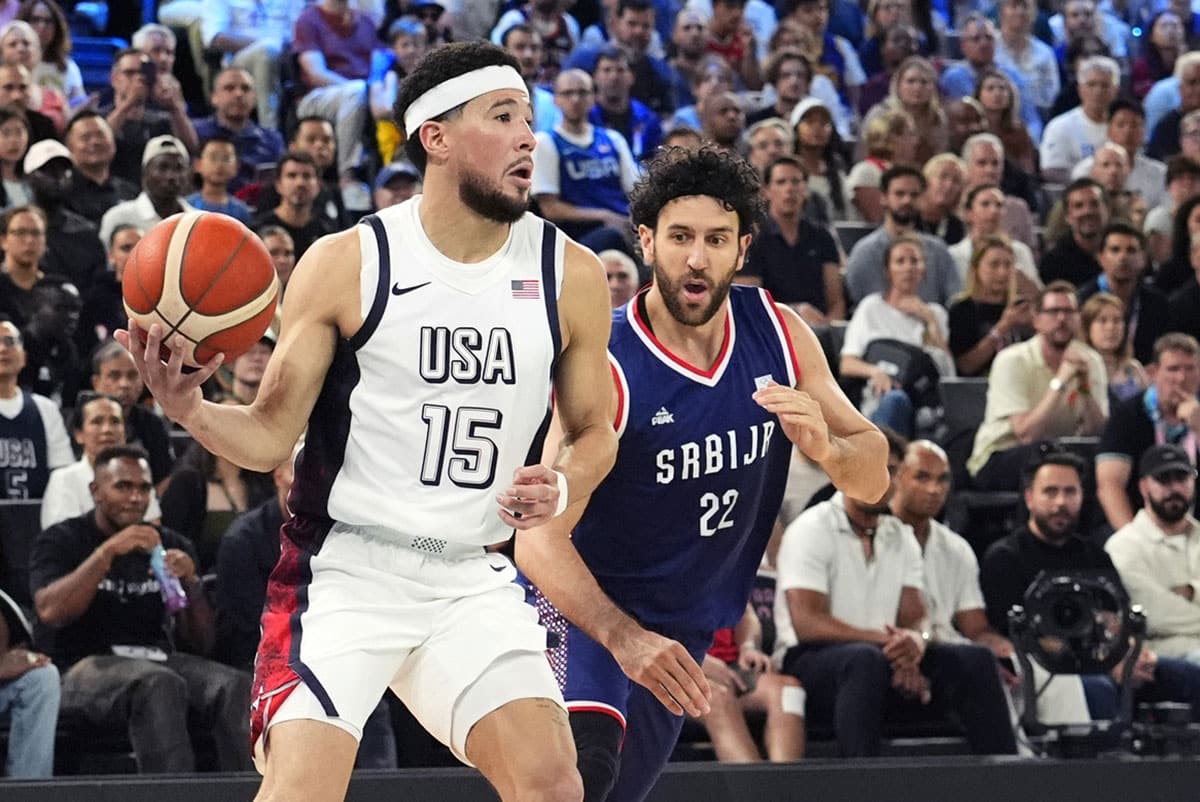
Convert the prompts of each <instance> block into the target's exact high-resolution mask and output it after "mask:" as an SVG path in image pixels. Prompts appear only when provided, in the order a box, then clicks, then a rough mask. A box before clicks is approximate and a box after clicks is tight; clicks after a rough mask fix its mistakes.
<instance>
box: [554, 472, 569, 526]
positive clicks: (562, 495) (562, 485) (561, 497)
mask: <svg viewBox="0 0 1200 802" xmlns="http://www.w3.org/2000/svg"><path fill="white" fill-rule="evenodd" d="M554 477H555V478H556V479H557V480H558V506H557V507H555V508H554V517H555V518H557V517H558V516H560V515H562V514H563V513H564V512H565V511H566V509H567V477H566V474H564V473H563V472H562V471H554Z"/></svg>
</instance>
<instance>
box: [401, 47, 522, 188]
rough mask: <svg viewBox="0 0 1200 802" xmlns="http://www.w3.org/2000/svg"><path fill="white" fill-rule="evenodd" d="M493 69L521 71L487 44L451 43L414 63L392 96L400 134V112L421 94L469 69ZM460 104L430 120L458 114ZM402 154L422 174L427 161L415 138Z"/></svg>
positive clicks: (508, 56)
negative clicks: (395, 94) (415, 65)
mask: <svg viewBox="0 0 1200 802" xmlns="http://www.w3.org/2000/svg"><path fill="white" fill-rule="evenodd" d="M494 66H507V67H512V68H513V69H514V70H516V71H517V72H518V73H519V72H520V71H521V65H520V64H519V63H518V62H517V59H516V58H515V57H514V56H513V55H512V54H510V53H509V52H508V51H506V50H504V49H503V48H500V47H496V46H495V45H494V44H492V43H490V42H455V43H453V44H449V45H445V46H444V47H439V48H437V49H436V50H431V51H430V52H429V54H428V55H427V56H425V57H424V58H423V59H421V61H420V63H419V64H417V67H416V69H414V70H413V71H412V74H411V75H409V76H408V77H407V78H405V79H404V81H403V82H401V84H400V92H399V93H398V94H397V96H396V105H395V107H394V109H393V111H394V118H395V120H396V123H397V124H398V125H399V126H400V130H401V132H403V131H404V112H406V111H408V107H409V106H411V105H412V103H413V101H414V100H416V99H417V98H419V97H420V96H421V95H423V94H425V93H426V92H428V91H429V90H430V89H432V88H433V87H435V86H437V85H438V84H440V83H443V82H445V81H448V80H450V79H451V78H456V77H458V76H459V75H463V74H464V73H468V72H471V71H472V70H478V69H481V68H483V67H494ZM463 105H466V104H460V105H458V106H455V107H454V108H452V109H450V110H449V111H447V112H446V113H444V114H439V115H438V116H437V117H435V118H434V119H435V120H439V121H441V120H445V119H448V118H449V117H451V116H453V115H455V114H459V113H461V112H462V107H463ZM404 152H405V154H406V155H407V156H408V160H409V161H411V162H412V163H413V165H414V166H415V167H416V168H417V169H418V170H420V171H421V173H422V174H424V173H425V165H426V163H427V161H428V159H427V158H426V154H425V148H424V146H423V145H421V138H420V137H417V136H414V137H411V138H409V139H408V140H407V141H406V142H405V143H404Z"/></svg>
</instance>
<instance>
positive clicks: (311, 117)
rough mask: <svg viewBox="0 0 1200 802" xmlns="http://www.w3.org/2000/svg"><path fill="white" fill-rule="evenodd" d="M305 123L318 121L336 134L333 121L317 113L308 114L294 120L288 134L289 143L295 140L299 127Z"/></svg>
mask: <svg viewBox="0 0 1200 802" xmlns="http://www.w3.org/2000/svg"><path fill="white" fill-rule="evenodd" d="M305 123H320V124H321V125H328V126H329V130H330V131H332V132H333V133H334V136H335V137H336V136H337V130H336V129H335V128H334V127H333V123H331V122H330V121H329V120H327V119H325V118H324V117H322V116H320V115H319V114H308V115H305V116H304V117H301V118H299V119H297V120H296V124H295V125H294V126H293V127H292V130H291V133H289V134H288V140H287V141H288V144H289V145H290V144H292V143H293V142H295V141H296V137H298V136H300V128H301V127H303V125H304V124H305Z"/></svg>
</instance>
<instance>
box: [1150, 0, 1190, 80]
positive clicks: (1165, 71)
mask: <svg viewBox="0 0 1200 802" xmlns="http://www.w3.org/2000/svg"><path fill="white" fill-rule="evenodd" d="M1174 13H1175V12H1174V11H1172V10H1171V9H1170V8H1169V7H1168V8H1164V9H1163V10H1162V11H1160V12H1158V13H1157V14H1155V15H1154V16H1153V17H1151V18H1150V24H1148V25H1147V26H1146V38H1145V40H1144V44H1143V45H1142V55H1143V56H1144V57H1145V59H1146V66H1148V67H1149V68H1150V76H1151V78H1153V79H1154V80H1155V81H1159V80H1162V79H1163V78H1169V77H1170V76H1171V72H1172V68H1171V66H1168V65H1167V63H1166V62H1165V61H1163V57H1162V52H1161V51H1160V50H1159V49H1158V46H1157V45H1156V44H1154V26H1155V25H1157V24H1158V20H1159V17H1161V16H1162V15H1163V14H1174ZM1176 16H1178V15H1176ZM1183 26H1184V30H1185V31H1187V30H1188V29H1189V28H1190V27H1191V26H1190V25H1189V22H1183ZM1184 48H1185V49H1186V48H1187V44H1186V43H1184ZM1177 55H1182V53H1180V54H1177Z"/></svg>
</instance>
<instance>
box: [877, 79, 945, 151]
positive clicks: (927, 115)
mask: <svg viewBox="0 0 1200 802" xmlns="http://www.w3.org/2000/svg"><path fill="white" fill-rule="evenodd" d="M896 109H901V110H903V111H906V112H908V114H909V116H910V117H912V121H913V124H914V125H915V126H916V128H917V130H918V131H919V132H920V133H921V136H920V137H919V139H918V142H917V149H916V153H915V154H914V158H915V162H914V163H915V164H924V163H925V162H927V161H929V160H930V159H932V158H933V157H934V156H936V155H937V154H939V153H944V152H945V151H947V150H949V145H950V140H949V136H950V130H949V126H948V125H947V120H946V114H945V112H943V111H942V107H941V105H940V104H939V103H938V93H937V71H936V70H934V68H933V65H932V64H930V63H929V60H928V59H925V58H922V57H921V56H910V57H909V58H907V59H905V60H904V61H903V62H902V63H901V64H900V67H899V68H898V69H897V70H896V73H895V75H893V76H892V88H891V93H890V94H889V95H888V97H887V99H886V100H884V101H883V102H882V103H880V104H879V105H877V106H876V107H875V108H874V109H872V110H871V112H870V113H869V114H867V117H866V119H865V120H864V121H863V126H864V128H865V127H866V126H867V125H869V124H870V122H871V120H872V119H873V118H874V117H875V116H877V115H879V114H883V113H884V112H886V111H892V110H896Z"/></svg>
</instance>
